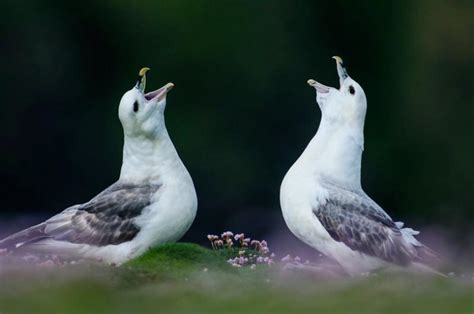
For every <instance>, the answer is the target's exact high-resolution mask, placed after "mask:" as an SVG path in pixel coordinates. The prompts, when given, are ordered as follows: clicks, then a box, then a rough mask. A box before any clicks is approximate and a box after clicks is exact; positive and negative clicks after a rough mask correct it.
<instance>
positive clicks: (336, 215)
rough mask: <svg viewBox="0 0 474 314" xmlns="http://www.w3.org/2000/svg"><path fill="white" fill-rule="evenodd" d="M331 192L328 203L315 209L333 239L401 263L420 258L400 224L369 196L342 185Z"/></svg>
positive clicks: (354, 248)
mask: <svg viewBox="0 0 474 314" xmlns="http://www.w3.org/2000/svg"><path fill="white" fill-rule="evenodd" d="M329 192H330V193H329V196H328V198H327V200H326V203H322V204H321V205H319V206H316V208H314V209H313V212H314V214H315V215H316V217H317V218H318V219H319V221H320V222H321V224H322V225H323V227H324V228H325V229H326V230H327V231H328V233H329V234H330V235H331V237H332V238H333V239H334V240H336V241H339V242H343V243H344V244H346V245H347V246H348V247H350V248H351V249H353V250H356V251H360V252H362V253H365V254H368V255H371V256H376V257H378V258H381V259H383V260H385V261H388V262H392V263H396V264H399V265H406V264H408V263H409V262H410V261H412V260H415V259H416V258H417V256H416V255H417V252H416V249H415V247H413V246H412V245H410V244H409V243H407V242H406V241H405V239H404V237H403V234H402V232H401V230H400V229H399V228H398V226H397V224H396V223H394V222H393V220H392V219H391V218H390V216H388V215H387V214H386V213H385V211H383V209H382V208H380V207H379V206H378V205H377V204H376V203H375V202H373V201H372V200H371V199H370V198H369V197H368V196H366V195H365V194H358V193H355V192H352V191H347V190H342V189H330V190H329Z"/></svg>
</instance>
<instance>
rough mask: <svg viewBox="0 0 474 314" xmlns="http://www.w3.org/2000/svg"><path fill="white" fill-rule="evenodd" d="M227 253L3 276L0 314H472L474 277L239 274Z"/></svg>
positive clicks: (166, 254)
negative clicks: (341, 276) (345, 276)
mask: <svg viewBox="0 0 474 314" xmlns="http://www.w3.org/2000/svg"><path fill="white" fill-rule="evenodd" d="M230 254H231V253H229V252H226V251H212V250H209V249H206V248H203V247H200V246H198V245H194V244H187V243H177V244H167V245H163V246H160V247H159V248H157V249H154V250H151V251H149V252H148V253H146V254H145V255H144V256H142V257H140V258H137V259H135V260H133V261H130V262H129V263H127V264H125V265H123V266H122V267H119V268H111V267H103V266H91V267H72V268H67V269H51V270H47V271H44V270H41V271H40V272H38V271H32V272H26V273H25V272H21V273H19V272H16V273H15V272H14V273H9V274H2V275H1V277H0V313H2V314H4V313H311V314H315V313H397V314H398V313H404V314H405V313H430V314H433V313H472V312H473V311H474V308H473V282H472V278H469V279H465V280H460V279H453V278H441V277H426V276H421V275H419V276H413V275H411V276H406V275H401V274H391V275H378V276H372V277H369V278H359V279H347V278H344V279H337V280H336V279H333V280H328V279H316V278H310V277H308V276H301V275H294V274H292V273H281V272H279V271H278V267H273V268H272V271H270V270H269V269H268V268H266V267H258V268H257V270H250V269H236V268H233V267H231V266H230V265H228V264H227V263H226V260H227V258H228V257H229V255H230Z"/></svg>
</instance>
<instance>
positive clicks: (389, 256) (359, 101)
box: [280, 57, 436, 275]
mask: <svg viewBox="0 0 474 314" xmlns="http://www.w3.org/2000/svg"><path fill="white" fill-rule="evenodd" d="M333 58H334V59H335V60H336V66H337V73H338V75H339V84H340V86H339V88H338V89H337V88H333V87H329V86H326V85H324V84H321V83H319V82H317V81H315V80H308V84H309V85H310V86H312V87H314V88H315V89H316V100H317V103H318V104H319V108H320V109H321V122H320V124H319V128H318V131H317V132H316V135H315V136H314V137H313V139H312V140H311V141H310V143H309V144H308V146H307V147H306V149H305V150H304V152H303V153H302V154H301V156H300V157H299V158H298V160H297V161H296V162H295V163H294V164H293V166H292V167H291V168H290V169H289V171H288V173H287V174H286V176H285V178H284V179H283V182H282V185H281V190H280V204H281V208H282V212H283V217H284V219H285V221H286V224H287V226H288V228H289V229H290V230H291V231H292V232H293V233H294V234H295V235H296V236H297V237H298V238H299V239H300V240H302V241H303V242H305V243H306V244H308V245H310V246H311V247H313V248H315V249H317V250H318V251H320V252H321V253H323V254H325V255H326V256H328V257H331V258H333V259H334V260H335V261H337V262H338V263H339V264H340V265H341V266H342V267H343V268H344V269H345V271H346V272H348V273H349V274H353V275H354V274H360V273H361V272H367V271H371V270H374V269H377V268H382V267H388V266H396V267H406V268H409V269H418V270H431V269H430V268H429V267H428V266H425V263H428V262H432V261H433V260H435V259H436V255H435V254H434V252H433V251H431V250H430V249H429V248H427V247H426V246H424V245H423V244H422V243H420V242H419V241H418V240H416V239H415V235H416V234H418V232H417V231H414V230H413V229H411V228H403V223H401V222H394V221H393V220H392V218H390V216H389V215H388V214H387V213H386V212H385V211H384V210H383V209H382V208H381V207H380V206H379V205H377V204H376V203H375V202H374V201H373V200H372V199H371V198H370V197H369V196H367V194H366V193H365V192H364V191H363V189H362V186H361V180H360V177H361V159H362V151H363V148H364V120H365V113H366V109H367V100H366V96H365V93H364V90H363V89H362V87H361V86H360V85H359V84H358V83H357V82H356V81H354V80H353V79H352V78H351V77H350V76H349V75H348V73H347V70H346V69H345V67H344V65H343V61H342V59H341V58H340V57H333Z"/></svg>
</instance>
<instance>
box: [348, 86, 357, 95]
mask: <svg viewBox="0 0 474 314" xmlns="http://www.w3.org/2000/svg"><path fill="white" fill-rule="evenodd" d="M349 93H351V95H354V94H355V93H356V90H355V89H354V86H352V85H351V86H349Z"/></svg>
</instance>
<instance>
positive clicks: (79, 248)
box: [0, 68, 197, 264]
mask: <svg viewBox="0 0 474 314" xmlns="http://www.w3.org/2000/svg"><path fill="white" fill-rule="evenodd" d="M148 70H149V69H148V68H143V69H142V70H140V72H139V78H138V81H137V84H136V85H135V87H133V88H132V89H131V90H129V91H128V92H126V93H125V94H124V95H123V97H122V99H121V101H120V105H119V110H118V113H119V118H120V121H121V123H122V126H123V131H124V146H123V162H122V169H121V172H120V178H119V179H118V181H117V182H115V183H114V184H112V185H111V186H110V187H109V188H107V189H105V190H104V191H103V192H101V193H100V194H99V195H97V196H96V197H94V198H93V199H92V200H90V201H89V202H87V203H84V204H80V205H74V206H71V207H69V208H67V209H66V210H64V211H63V212H61V213H59V214H57V215H55V216H53V217H52V218H50V219H48V220H46V221H45V222H43V223H40V224H38V225H36V226H33V227H31V228H28V229H26V230H23V231H20V232H18V233H16V234H13V235H11V236H9V237H7V238H5V239H3V240H2V241H0V251H2V252H8V254H14V255H16V254H24V253H26V252H35V253H45V254H57V255H59V256H65V257H73V258H83V259H95V260H101V261H103V262H105V263H113V264H121V263H123V262H125V261H127V260H129V259H131V258H134V257H136V256H139V255H140V254H142V253H144V252H145V251H147V250H148V249H149V248H151V247H154V246H156V245H158V244H161V243H164V242H173V241H177V240H179V239H180V238H181V237H182V236H183V235H184V234H185V232H186V231H187V230H188V229H189V227H190V226H191V224H192V222H193V220H194V217H195V216H196V210H197V197H196V192H195V189H194V185H193V181H192V179H191V176H190V175H189V173H188V171H187V170H186V168H185V166H184V165H183V163H182V161H181V159H180V158H179V156H178V153H177V152H176V149H175V147H174V145H173V143H172V141H171V139H170V137H169V135H168V131H167V130H166V126H165V119H164V111H165V107H166V94H167V93H168V91H169V90H170V89H171V88H173V86H174V85H173V84H172V83H168V84H166V85H165V86H163V87H162V88H160V89H158V90H155V91H153V92H149V93H146V94H145V92H144V90H145V81H146V72H147V71H148Z"/></svg>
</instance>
